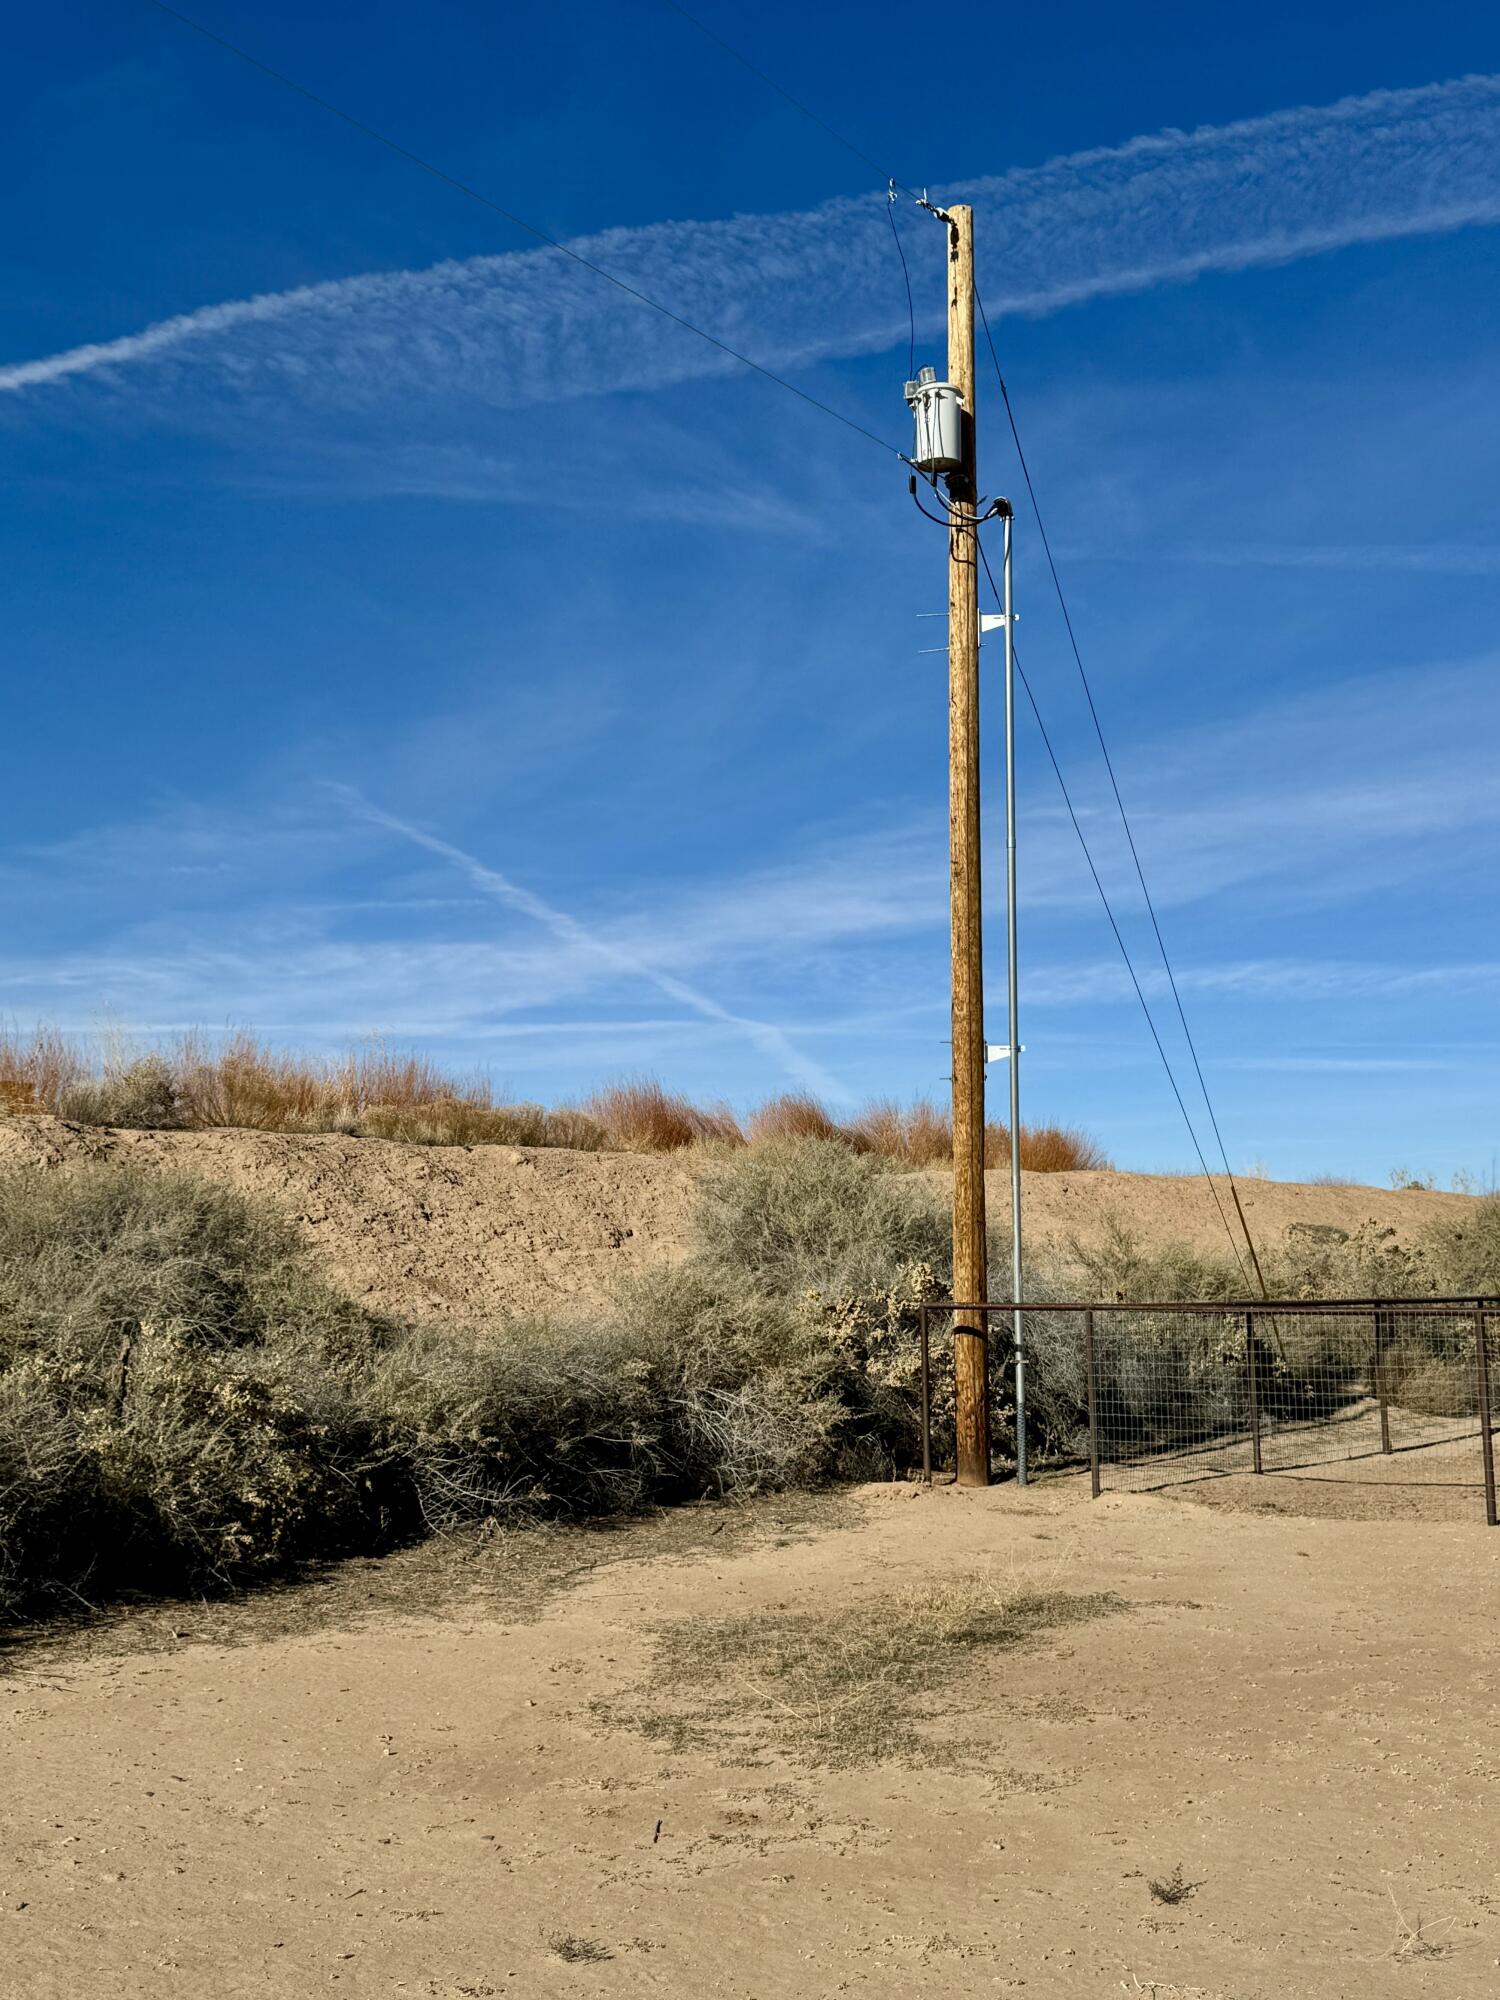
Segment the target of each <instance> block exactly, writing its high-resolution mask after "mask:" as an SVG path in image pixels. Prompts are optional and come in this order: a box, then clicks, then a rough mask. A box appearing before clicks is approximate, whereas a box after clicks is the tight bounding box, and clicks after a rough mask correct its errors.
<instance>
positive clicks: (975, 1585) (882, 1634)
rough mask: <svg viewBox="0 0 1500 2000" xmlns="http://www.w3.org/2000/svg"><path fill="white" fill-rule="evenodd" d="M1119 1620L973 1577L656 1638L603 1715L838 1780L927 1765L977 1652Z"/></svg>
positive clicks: (681, 1628)
mask: <svg viewBox="0 0 1500 2000" xmlns="http://www.w3.org/2000/svg"><path fill="white" fill-rule="evenodd" d="M1119 1608H1121V1600H1120V1599H1118V1598H1116V1597H1114V1596H1112V1595H1110V1594H1107V1593H1094V1594H1089V1595H1084V1594H1075V1593H1071V1592H1065V1591H1053V1590H1049V1591H1034V1590H1027V1589H1024V1588H1017V1587H1013V1586H1008V1585H1006V1584H1005V1583H1003V1582H1001V1581H1000V1580H998V1579H997V1578H996V1577H995V1576H993V1575H992V1574H989V1573H986V1572H982V1571H976V1572H970V1573H966V1574H963V1575H959V1576H955V1577H951V1578H946V1579H944V1580H943V1581H941V1582H939V1583H934V1584H929V1585H926V1586H924V1587H922V1588H920V1589H915V1590H909V1591H902V1592H899V1593H895V1594H893V1595H892V1596H890V1597H888V1598H885V1599H884V1600H877V1601H874V1602H871V1603H867V1604H858V1605H848V1606H844V1607H840V1608H839V1609H836V1610H832V1611H818V1612H786V1613H780V1614H777V1615H774V1616H769V1617H768V1616H765V1615H760V1616H749V1617H736V1618H722V1619H684V1620H680V1621H677V1622H675V1623H673V1624H671V1625H667V1626H665V1627H663V1628H662V1629H661V1631H660V1634H659V1637H658V1652H657V1659H656V1666H655V1671H654V1673H653V1676H652V1679H651V1681H650V1683H649V1684H648V1686H647V1687H646V1689H645V1690H644V1691H643V1696H642V1699H641V1701H640V1703H639V1705H638V1706H637V1707H635V1708H633V1709H630V1710H628V1711H620V1710H611V1711H601V1713H603V1714H604V1715H605V1718H606V1719H608V1720H611V1721H618V1722H625V1723H628V1724H630V1725H632V1726H634V1727H636V1728H639V1729H641V1730H642V1731H643V1732H644V1733H645V1734H647V1735H648V1736H650V1737H652V1738H653V1739H655V1740H658V1741H663V1742H666V1743H668V1744H671V1745H674V1746H678V1747H683V1746H686V1745H690V1744H699V1745H703V1746H705V1747H708V1748H712V1749H715V1750H717V1751H719V1752H720V1753H725V1754H729V1755H731V1756H732V1755H735V1754H738V1755H741V1756H749V1757H752V1758H754V1757H757V1756H759V1755H760V1754H762V1753H763V1751H764V1750H765V1749H767V1748H770V1747H775V1748H779V1749H781V1750H783V1751H785V1752H787V1753H789V1754H791V1755H792V1756H794V1757H796V1758H798V1759H799V1760H801V1761H803V1762H806V1763H811V1764H817V1765H823V1766H829V1767H834V1768H843V1767H848V1766H851V1765H856V1764H863V1763H874V1762H879V1761H881V1760H884V1759H887V1758H898V1759H901V1760H903V1761H907V1762H918V1763H931V1762H934V1761H937V1756H938V1753H937V1751H936V1750H935V1747H934V1745H933V1744H932V1742H931V1741H930V1740H929V1739H928V1738H927V1737H926V1736H925V1735H924V1734H923V1724H924V1723H926V1722H927V1721H929V1720H930V1719H931V1718H932V1716H933V1714H934V1713H935V1711H936V1709H937V1706H938V1700H939V1697H940V1696H941V1694H942V1692H943V1690H944V1689H945V1688H946V1687H947V1686H948V1685H949V1683H950V1682H951V1681H952V1680H953V1679H954V1678H955V1677H956V1676H957V1675H958V1674H959V1673H960V1672H962V1671H963V1670H964V1669H965V1668H966V1667H967V1666H968V1665H970V1664H971V1656H972V1655H973V1654H975V1653H976V1652H985V1651H999V1650H1002V1649H1005V1648H1008V1647H1013V1646H1017V1645H1019V1644H1021V1643H1022V1642H1023V1641H1024V1640H1027V1639H1029V1638H1032V1637H1034V1636H1035V1635H1037V1634H1039V1633H1042V1632H1045V1631H1048V1630H1050V1629H1053V1628H1056V1627H1060V1626H1065V1625H1073V1624H1078V1623H1081V1622H1083V1621H1085V1620H1088V1619H1093V1618H1098V1617H1102V1616H1103V1615H1104V1614H1105V1613H1107V1612H1110V1611H1114V1610H1117V1609H1119Z"/></svg>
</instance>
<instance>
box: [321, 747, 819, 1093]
mask: <svg viewBox="0 0 1500 2000" xmlns="http://www.w3.org/2000/svg"><path fill="white" fill-rule="evenodd" d="M326 789H327V791H328V792H329V794H330V795H331V796H332V797H334V798H336V799H337V800H338V801H339V802H340V804H342V805H343V806H344V807H345V808H346V810H347V811H349V812H350V813H352V814H354V815H355V817H356V818H359V819H363V820H368V821H369V822H370V824H371V825H372V826H383V827H385V828H386V829H387V831H388V832H391V833H395V834H399V835H400V837H401V838H402V839H403V840H409V841H410V842H412V844H413V845H414V846H416V847H425V848H426V850H427V852H428V853H429V854H435V855H437V856H438V857H439V859H441V860H443V861H447V862H450V863H451V864H452V866H453V867H455V868H457V869H458V870H459V871H460V872H461V873H462V874H464V875H466V876H467V877H468V879H469V881H470V882H472V883H473V885H474V887H475V888H476V889H478V890H479V891H480V892H481V893H482V894H483V895H486V896H489V897H490V898H491V899H492V900H493V901H495V902H497V903H503V904H505V905H506V907H507V908H508V909H512V910H519V911H520V913H521V914H522V916H526V917H530V918H531V919H532V920H533V922H535V923H538V924H541V925H542V927H543V928H544V929H546V930H549V931H550V932H551V933H552V935H553V936H554V937H556V938H560V939H562V941H563V942H564V943H565V944H570V945H573V946H575V947H576V948H577V949H578V950H580V951H584V952H587V953H588V954H589V955H590V956H591V957H593V958H596V959H598V960H599V961H600V963H601V964H604V965H608V966H609V967H611V968H612V970H614V971H616V972H624V973H628V974H629V975H630V976H631V977H632V978H635V979H644V980H645V981H647V983H648V984H650V985H652V986H654V987H655V988H656V989H657V991H658V992H659V993H664V994H666V996H667V998H668V999H670V1000H675V1001H677V1002H678V1003H679V1005H681V1006H683V1007H686V1008H688V1009H689V1010H690V1011H691V1012H692V1013H694V1014H699V1015H701V1016H702V1017H703V1019H704V1020H705V1021H713V1022H715V1023H716V1024H717V1025H718V1026H720V1027H725V1028H732V1029H733V1030H734V1031H735V1032H736V1033H737V1034H741V1035H743V1036H744V1037H745V1038H746V1040H747V1041H749V1042H750V1043H751V1044H752V1045H753V1046H754V1047H755V1048H757V1049H759V1050H760V1052H761V1054H762V1055H765V1056H769V1057H770V1058H771V1060H772V1061H773V1062H775V1063H776V1064H777V1065H778V1067H780V1068H781V1069H783V1070H785V1071H786V1073H787V1075H788V1076H790V1077H791V1078H792V1079H793V1081H794V1082H796V1083H799V1084H801V1085H802V1086H803V1087H804V1088H805V1089H808V1090H812V1091H815V1092H817V1093H818V1094H820V1095H822V1096H825V1097H832V1098H835V1099H837V1100H838V1101H839V1102H840V1103H847V1102H848V1101H849V1092H848V1091H847V1090H846V1089H845V1087H844V1085H843V1084H841V1083H840V1082H839V1080H838V1078H837V1077H835V1076H833V1075H832V1074H830V1072H829V1071H828V1070H826V1069H824V1068H823V1067H822V1066H821V1064H819V1063H815V1062H813V1061H812V1060H811V1059H810V1058H808V1057H807V1056H804V1055H803V1054H802V1053H801V1052H800V1051H799V1050H798V1049H796V1048H795V1047H794V1046H793V1045H792V1043H791V1041H790V1040H789V1039H788V1038H787V1036H786V1035H785V1034H784V1033H783V1031H782V1030H781V1029H780V1028H778V1027H776V1026H775V1025H774V1024H773V1023H772V1022H769V1021H757V1020H754V1019H752V1018H751V1017H750V1016H748V1015H745V1014H732V1013H731V1012H730V1011H729V1009H728V1008H727V1007H723V1006H721V1005H720V1004H719V1002H718V1001H717V1000H715V999H714V998H713V997H712V996H711V995H710V994H707V993H703V992H701V991H700V990H699V989H698V988H697V987H696V986H690V985H689V984H688V983H687V981H686V980H684V979H678V978H676V977H674V976H673V974H671V973H670V972H663V971H661V970H660V968H659V967H657V966H654V965H652V964H650V963H649V962H648V961H647V960H645V959H643V958H638V957H637V956H636V954H635V953H634V952H631V951H626V950H624V949H623V948H622V947H621V946H619V945H616V944H611V943H610V942H609V940H608V939H607V938H602V937H599V936H598V935H597V934H596V933H595V932H593V931H591V930H589V929H587V928H586V927H585V926H584V925H583V924H581V923H579V921H578V919H577V918H576V917H570V916H569V915H568V914H567V912H566V911H565V910H559V909H557V908H556V907H555V906H554V905H553V904H551V903H548V902H545V901H544V900H543V898H542V897H540V896H538V895H535V894H533V892H532V891H531V890H530V889H524V888H522V886H521V885H520V883H519V882H513V881H512V880H511V878H510V877H509V876H508V875H503V874H501V872H500V870H499V869H498V868H491V867H489V866H488V865H487V864H486V863H485V862H483V861H480V860H479V859H478V858H477V856H475V855H473V854H469V853H466V852H465V850H464V849H463V848H461V847H455V846H454V845H453V843H452V842H451V841H447V840H443V839H441V838H439V836H438V835H437V834H435V833H428V832H427V831H426V830H425V829H424V828H422V827H420V826H413V825H412V824H411V822H410V821H409V820H404V819H398V818H397V817H396V815H395V814H394V813H389V812H386V811H385V810H384V808H383V807H380V806H377V805H373V804H372V803H371V802H370V800H368V799H367V798H365V796H364V794H363V793H362V792H359V791H356V790H355V788H354V787H353V786H352V785H339V784H329V785H328V786H327V787H326Z"/></svg>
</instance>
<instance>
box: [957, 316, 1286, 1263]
mask: <svg viewBox="0 0 1500 2000" xmlns="http://www.w3.org/2000/svg"><path fill="white" fill-rule="evenodd" d="M974 302H975V304H976V305H977V306H978V307H979V318H980V323H981V325H982V326H983V327H984V338H985V343H986V345H987V346H988V348H989V350H990V360H991V362H992V363H993V364H994V369H995V380H996V381H997V382H998V383H999V385H1000V399H1001V401H1002V402H1003V403H1004V405H1005V415H1006V419H1007V421H1008V422H1009V424H1010V435H1011V440H1012V442H1013V443H1014V445H1015V447H1016V457H1017V459H1018V460H1019V461H1020V466H1021V477H1022V478H1023V479H1024V480H1025V482H1026V493H1027V497H1028V498H1029V500H1030V501H1031V511H1032V514H1033V516H1034V517H1035V520H1036V526H1037V533H1038V535H1040V537H1041V542H1042V550H1043V553H1044V554H1045V555H1046V558H1047V568H1048V569H1049V570H1050V572H1051V574H1052V588H1053V590H1054V591H1055V592H1056V593H1057V602H1058V608H1059V609H1060V610H1061V612H1062V615H1063V624H1064V626H1065V627H1066V629H1067V634H1068V645H1069V646H1070V648H1071V649H1072V653H1073V661H1074V664H1075V665H1076V666H1077V668H1078V678H1079V680H1080V681H1081V682H1082V684H1083V693H1084V699H1085V700H1086V701H1087V703H1088V710H1089V718H1090V720H1091V721H1092V722H1093V725H1094V734H1095V736H1096V737H1097V738H1098V740H1099V750H1100V754H1101V755H1102V756H1103V758H1104V768H1105V770H1106V771H1107V772H1108V773H1109V784H1110V790H1111V791H1112V792H1113V793H1114V795H1115V805H1116V807H1117V808H1118V811H1119V814H1120V824H1121V826H1122V827H1123V828H1124V829H1125V840H1126V844H1127V845H1128V846H1129V848H1130V859H1131V861H1132V862H1133V863H1134V865H1135V876H1136V880H1137V882H1139V883H1140V886H1141V895H1142V897H1143V898H1144V900H1145V904H1146V913H1147V915H1148V916H1149V917H1150V919H1151V929H1152V933H1153V935H1154V936H1155V938H1156V948H1157V950H1158V952H1160V954H1161V962H1162V965H1163V967H1164V968H1165V970H1166V975H1167V984H1168V985H1169V986H1170V988H1171V990H1172V1001H1173V1004H1174V1006H1175V1007H1176V1009H1177V1019H1178V1021H1179V1022H1180V1023H1181V1026H1182V1035H1183V1040H1184V1041H1185V1042H1186V1043H1187V1048H1188V1055H1189V1056H1190V1058H1191V1059H1192V1064H1193V1073H1194V1075H1195V1076H1196V1077H1197V1079H1198V1089H1199V1090H1200V1092H1201V1093H1202V1096H1203V1108H1204V1109H1205V1110H1206V1111H1207V1113H1208V1122H1209V1124H1210V1125H1211V1126H1212V1127H1213V1135H1214V1140H1215V1143H1216V1144H1217V1146H1218V1148H1219V1158H1220V1159H1221V1160H1222V1162H1223V1165H1224V1174H1225V1178H1226V1179H1227V1180H1228V1182H1229V1189H1230V1193H1231V1194H1232V1195H1233V1197H1234V1206H1235V1213H1236V1214H1237V1215H1238V1216H1239V1219H1240V1228H1241V1229H1242V1230H1243V1231H1244V1235H1245V1246H1246V1248H1247V1249H1248V1250H1249V1252H1250V1261H1251V1263H1252V1264H1253V1265H1254V1266H1255V1275H1256V1278H1257V1279H1258V1280H1259V1282H1260V1288H1261V1292H1262V1294H1263V1295H1264V1296H1266V1297H1269V1296H1270V1294H1269V1293H1268V1292H1267V1291H1266V1281H1265V1278H1264V1276H1263V1275H1262V1272H1261V1268H1260V1258H1259V1257H1258V1256H1257V1255H1256V1251H1255V1240H1254V1238H1253V1237H1252V1236H1251V1234H1250V1226H1249V1224H1248V1223H1247V1222H1246V1220H1245V1211H1244V1208H1243V1206H1242V1205H1241V1202H1240V1191H1239V1188H1238V1186H1237V1185H1236V1183H1235V1178H1234V1169H1233V1168H1232V1167H1231V1166H1230V1164H1229V1152H1228V1149H1227V1148H1226V1146H1225V1144H1224V1135H1223V1133H1222V1132H1221V1131H1220V1129H1219V1121H1218V1118H1217V1117H1216V1116H1215V1113H1214V1106H1213V1099H1212V1098H1211V1097H1210V1096H1209V1092H1208V1083H1207V1080H1206V1079H1205V1077H1204V1074H1203V1065H1202V1063H1201V1062H1200V1061H1199V1059H1198V1045H1197V1043H1196V1042H1195V1041H1194V1040H1193V1031H1192V1029H1191V1028H1190V1027H1189V1026H1188V1019H1187V1010H1186V1009H1185V1008H1184V1006H1183V1004H1182V994H1181V993H1180V992H1179V990H1178V986H1177V975H1176V973H1175V972H1174V971H1173V969H1172V961H1171V958H1170V957H1169V955H1168V953H1167V941H1166V939H1165V938H1164V937H1163V936H1162V931H1161V924H1160V922H1159V921H1158V919H1157V915H1156V904H1155V903H1154V902H1153V900H1152V896H1151V891H1150V889H1149V888H1148V887H1147V886H1146V871H1145V869H1144V868H1143V867H1142V866H1141V857H1140V854H1139V851H1138V850H1137V848H1136V844H1135V832H1134V829H1133V828H1132V826H1131V824H1130V815H1129V813H1128V812H1126V810H1125V801H1124V799H1123V797H1122V796H1121V793H1120V781H1119V779H1118V778H1117V777H1116V776H1115V766H1114V759H1113V758H1112V757H1111V756H1110V754H1109V745H1108V743H1106V741H1105V740H1104V726H1103V724H1102V723H1101V722H1100V720H1099V711H1098V709H1097V708H1096V707H1095V705H1094V690H1093V688H1092V687H1091V686H1090V685H1089V677H1088V674H1087V673H1086V671H1085V670H1084V664H1083V654H1082V653H1081V652H1080V650H1079V646H1078V635H1077V633H1076V632H1075V631H1074V629H1073V618H1072V614H1071V612H1070V611H1069V609H1068V600H1067V596H1066V593H1065V592H1064V590H1063V587H1062V578H1061V577H1060V576H1059V575H1058V573H1057V563H1056V562H1055V560H1054V559H1053V555H1052V543H1051V541H1050V540H1049V538H1048V535H1047V524H1046V522H1045V521H1044V520H1043V519H1042V510H1041V507H1040V505H1039V504H1038V501H1037V497H1036V488H1035V486H1034V485H1033V484H1032V479H1031V467H1030V466H1029V465H1028V464H1027V462H1026V452H1025V449H1024V447H1023V446H1022V443H1021V432H1020V428H1019V426H1018V425H1017V423H1016V413H1015V410H1014V408H1013V407H1012V405H1011V400H1010V390H1009V388H1008V387H1007V386H1006V381H1005V371H1004V370H1003V369H1002V368H1001V366H1000V355H999V352H998V351H997V349H996V347H995V337H994V335H993V334H992V333H991V332H990V321H989V314H988V313H987V312H986V311H985V309H984V299H983V298H982V296H981V295H980V291H979V287H978V285H977V284H976V285H975V287H974Z"/></svg>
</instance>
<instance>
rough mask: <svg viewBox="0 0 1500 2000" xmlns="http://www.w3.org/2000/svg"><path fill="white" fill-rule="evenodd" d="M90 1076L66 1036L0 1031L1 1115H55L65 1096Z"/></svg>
mask: <svg viewBox="0 0 1500 2000" xmlns="http://www.w3.org/2000/svg"><path fill="white" fill-rule="evenodd" d="M88 1074H89V1065H88V1064H87V1062H86V1061H85V1060H84V1057H83V1056H82V1054H81V1053H80V1052H79V1050H78V1049H77V1048H76V1047H75V1046H74V1045H73V1043H72V1042H70V1041H69V1040H68V1038H67V1037H66V1036H65V1035H59V1034H57V1033H56V1032H55V1031H54V1030H53V1029H50V1028H39V1029H38V1030H37V1031H36V1032H35V1033H34V1034H31V1035H20V1034H17V1033H16V1032H15V1031H14V1030H12V1029H9V1028H0V1114H3V1113H5V1112H7V1111H10V1112H24V1111H56V1109H57V1106H58V1103H59V1101H60V1099H61V1098H62V1096H63V1094H64V1093H65V1092H66V1091H68V1090H70V1089H71V1088H73V1087H74V1086H75V1085H76V1084H80V1083H82V1082H83V1081H84V1080H85V1079H86V1078H87V1076H88Z"/></svg>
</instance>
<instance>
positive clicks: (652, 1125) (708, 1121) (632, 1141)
mask: <svg viewBox="0 0 1500 2000" xmlns="http://www.w3.org/2000/svg"><path fill="white" fill-rule="evenodd" d="M583 1108H584V1111H585V1113H586V1115H587V1116H588V1117H589V1118H591V1119H592V1120H593V1121H594V1123H595V1124H596V1125H597V1126H598V1127H599V1128H600V1130H601V1131H602V1132H603V1133H604V1135H605V1140H606V1143H607V1144H608V1145H610V1146H611V1147H613V1148H614V1149H615V1150H616V1151H618V1152H622V1153H677V1152H681V1151H682V1150H683V1149H684V1148H685V1147H687V1146H701V1145H708V1144H719V1145H729V1146H742V1145H744V1143H745V1135H744V1133H743V1132H742V1131H741V1130H740V1126H739V1122H738V1120H737V1119H736V1118H735V1116H734V1113H733V1112H732V1111H731V1110H730V1109H729V1108H728V1106H727V1105H718V1106H714V1107H711V1108H709V1109H707V1110H705V1109H704V1108H703V1107H702V1106H701V1105H697V1104H694V1103H693V1101H692V1099H691V1098H688V1097H683V1096H680V1095H678V1094H676V1093H675V1092H672V1091H668V1090H664V1089H663V1088H662V1086H661V1084H659V1083H658V1082H657V1081H656V1079H655V1078H654V1077H635V1078H631V1079H627V1080H625V1081H623V1082H620V1083H613V1084H610V1085H608V1086H607V1087H606V1088H605V1089H603V1090H600V1091H596V1092H595V1093H594V1095H593V1096H592V1097H591V1098H589V1099H588V1100H587V1102H586V1103H585V1104H584V1107H583Z"/></svg>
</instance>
